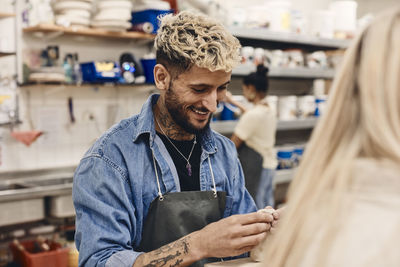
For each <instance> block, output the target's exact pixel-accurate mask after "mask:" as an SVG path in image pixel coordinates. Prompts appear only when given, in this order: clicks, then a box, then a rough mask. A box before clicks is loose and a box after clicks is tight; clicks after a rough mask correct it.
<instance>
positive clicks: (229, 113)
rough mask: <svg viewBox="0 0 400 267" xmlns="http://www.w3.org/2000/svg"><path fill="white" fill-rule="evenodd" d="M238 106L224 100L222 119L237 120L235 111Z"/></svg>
mask: <svg viewBox="0 0 400 267" xmlns="http://www.w3.org/2000/svg"><path fill="white" fill-rule="evenodd" d="M237 109H238V108H237V107H236V106H234V105H232V104H229V103H225V102H224V109H223V110H222V112H221V120H223V121H229V120H236V117H235V111H236V110H237Z"/></svg>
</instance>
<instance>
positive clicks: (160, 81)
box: [154, 64, 171, 90]
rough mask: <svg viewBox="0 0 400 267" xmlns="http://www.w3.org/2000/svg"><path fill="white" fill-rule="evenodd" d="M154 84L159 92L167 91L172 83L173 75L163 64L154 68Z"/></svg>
mask: <svg viewBox="0 0 400 267" xmlns="http://www.w3.org/2000/svg"><path fill="white" fill-rule="evenodd" d="M154 82H155V84H156V87H157V88H158V89H159V90H167V89H168V86H169V84H170V82H171V75H170V73H169V72H168V70H167V69H166V68H165V67H164V65H162V64H157V65H155V67H154Z"/></svg>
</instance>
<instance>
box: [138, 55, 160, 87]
mask: <svg viewBox="0 0 400 267" xmlns="http://www.w3.org/2000/svg"><path fill="white" fill-rule="evenodd" d="M140 63H142V66H143V71H144V76H145V77H146V83H154V73H153V70H154V66H155V65H156V59H155V58H153V59H141V60H140Z"/></svg>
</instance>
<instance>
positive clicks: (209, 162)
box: [151, 150, 217, 201]
mask: <svg viewBox="0 0 400 267" xmlns="http://www.w3.org/2000/svg"><path fill="white" fill-rule="evenodd" d="M151 155H152V157H153V164H154V171H155V173H156V179H157V188H158V196H159V197H160V201H163V200H164V196H163V195H162V193H161V186H160V178H159V177H158V171H157V164H156V158H155V157H154V152H153V150H152V151H151ZM207 159H208V166H209V167H210V172H211V179H212V183H213V188H212V189H211V190H212V191H213V193H214V197H215V198H217V186H216V185H215V178H214V172H213V169H212V166H211V160H210V156H208V158H207Z"/></svg>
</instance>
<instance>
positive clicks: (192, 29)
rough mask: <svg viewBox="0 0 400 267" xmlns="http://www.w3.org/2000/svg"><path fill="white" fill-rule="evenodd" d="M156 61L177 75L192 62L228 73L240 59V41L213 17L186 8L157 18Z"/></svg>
mask: <svg viewBox="0 0 400 267" xmlns="http://www.w3.org/2000/svg"><path fill="white" fill-rule="evenodd" d="M154 46H155V48H156V54H157V55H156V58H157V63H159V64H163V65H164V66H165V67H166V68H167V69H168V70H170V71H173V72H175V74H177V75H179V74H180V73H183V72H185V71H187V70H189V69H190V68H191V67H192V66H193V65H195V66H197V67H200V68H207V69H209V70H210V71H217V70H223V71H225V72H230V71H231V70H232V69H233V68H234V67H235V66H236V65H237V64H238V63H239V62H240V54H239V52H240V51H239V49H240V43H239V41H238V40H237V39H236V38H235V37H234V36H232V34H231V33H229V32H228V31H227V30H226V29H225V28H224V26H223V25H222V24H221V23H219V22H217V21H216V20H214V19H212V18H210V17H207V16H204V15H200V14H194V13H191V12H188V11H183V12H180V13H179V14H177V15H172V14H169V15H166V16H164V17H162V18H161V25H160V28H159V30H158V32H157V36H156V39H155V44H154Z"/></svg>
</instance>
